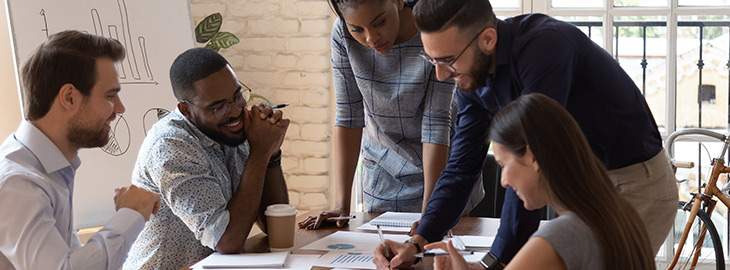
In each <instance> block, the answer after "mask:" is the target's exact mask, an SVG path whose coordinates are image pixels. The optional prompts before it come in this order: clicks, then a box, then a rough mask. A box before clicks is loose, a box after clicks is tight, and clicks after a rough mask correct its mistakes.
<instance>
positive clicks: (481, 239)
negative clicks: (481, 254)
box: [459, 235, 494, 249]
mask: <svg viewBox="0 0 730 270" xmlns="http://www.w3.org/2000/svg"><path fill="white" fill-rule="evenodd" d="M459 239H461V241H462V242H464V246H466V248H467V249H469V248H491V247H492V243H493V242H494V236H477V235H459Z"/></svg>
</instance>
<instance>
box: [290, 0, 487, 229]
mask: <svg viewBox="0 0 730 270" xmlns="http://www.w3.org/2000/svg"><path fill="white" fill-rule="evenodd" d="M329 3H330V5H331V7H332V9H333V10H334V12H335V13H336V14H337V17H338V18H337V20H336V22H335V24H334V26H333V29H332V41H331V42H332V43H331V46H332V59H331V61H332V74H333V79H334V84H335V85H334V86H335V96H336V101H337V105H336V108H337V110H336V121H335V128H334V134H333V138H334V160H335V165H334V176H335V179H336V182H337V185H338V188H337V191H338V195H337V199H336V208H335V209H334V210H332V211H330V212H325V213H323V215H321V216H320V217H329V216H337V215H347V214H348V213H349V212H350V210H351V209H350V196H351V189H352V182H353V178H354V176H355V167H356V166H357V163H358V157H362V163H361V164H362V168H361V175H360V179H361V182H362V192H363V203H364V207H365V211H368V212H383V211H401V212H421V210H422V209H424V208H425V207H424V206H425V205H426V204H427V203H428V198H429V196H430V195H431V191H432V190H433V188H434V186H435V182H436V180H437V179H438V177H439V175H440V174H441V170H442V169H443V168H444V166H445V164H446V159H447V156H448V145H449V127H450V124H451V121H450V119H451V117H450V115H449V112H450V106H451V96H452V91H453V89H454V85H453V84H452V83H451V82H439V81H438V80H437V79H436V77H435V74H434V68H433V66H432V65H430V64H429V63H428V62H427V61H425V60H424V59H423V58H422V57H421V53H422V51H423V45H422V44H421V38H420V35H419V33H418V30H417V29H416V25H415V20H414V16H413V14H412V12H411V8H412V6H413V5H414V4H415V3H414V2H410V1H409V2H406V1H404V0H329ZM478 184H479V188H477V192H474V193H475V196H478V197H479V198H477V199H476V200H475V201H474V203H478V202H479V199H481V195H482V194H483V191H482V189H481V181H478ZM479 191H481V192H479ZM472 197H474V196H472ZM474 205H475V204H472V205H467V208H466V209H467V211H468V210H471V208H472V207H473V206H474ZM319 223H320V222H316V225H314V221H313V220H310V222H309V223H306V222H305V224H303V225H302V226H303V227H309V228H316V227H319V225H320V224H319ZM338 223H339V224H338V225H339V226H343V225H344V223H345V222H338ZM308 225H310V226H308Z"/></svg>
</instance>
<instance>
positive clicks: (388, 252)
mask: <svg viewBox="0 0 730 270" xmlns="http://www.w3.org/2000/svg"><path fill="white" fill-rule="evenodd" d="M376 228H378V237H380V244H382V245H383V250H385V258H387V259H390V249H388V246H387V245H385V237H383V230H381V229H380V225H377V226H376Z"/></svg>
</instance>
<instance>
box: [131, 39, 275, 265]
mask: <svg viewBox="0 0 730 270" xmlns="http://www.w3.org/2000/svg"><path fill="white" fill-rule="evenodd" d="M170 80H171V82H172V88H173V93H174V94H175V97H176V98H177V100H178V101H179V102H178V104H177V110H175V111H174V112H171V113H170V114H169V115H167V116H166V117H164V118H163V119H161V120H160V121H159V122H157V123H156V124H155V125H154V126H153V127H152V128H151V129H150V131H149V133H148V135H147V137H146V138H145V140H144V142H143V143H142V147H141V149H140V152H139V156H138V158H137V163H136V166H135V169H134V172H133V176H132V177H133V181H134V183H135V184H136V185H139V186H141V187H143V188H145V189H147V190H151V191H154V192H158V193H160V194H161V196H162V200H161V201H160V211H159V213H158V214H157V215H155V217H154V218H153V219H151V220H150V222H149V223H148V224H147V225H146V226H145V228H144V230H143V231H142V233H141V234H140V237H139V238H138V239H137V242H135V243H134V245H133V248H132V251H130V253H129V259H128V260H127V262H126V263H125V264H124V269H180V268H182V267H186V266H190V265H191V264H193V263H195V262H197V261H199V260H201V259H203V258H205V257H206V256H208V255H210V254H211V253H213V251H217V252H220V253H240V252H243V246H244V243H245V241H246V236H247V235H248V234H249V232H250V231H251V227H252V226H253V225H254V222H258V224H259V227H260V228H262V229H264V230H265V229H266V226H265V223H264V222H265V219H264V216H263V213H264V209H265V208H266V207H267V206H268V205H271V204H280V203H288V202H289V199H288V197H287V189H286V184H285V183H284V176H283V173H282V170H281V166H280V160H281V150H279V148H280V147H281V143H282V141H283V139H284V134H285V133H286V130H287V128H288V126H289V120H288V119H283V118H282V113H281V111H272V109H271V108H269V107H265V106H263V105H258V106H254V107H253V108H251V109H250V110H249V109H247V106H246V99H245V98H244V96H248V94H249V91H250V89H248V87H246V86H245V85H244V84H243V83H241V82H240V81H239V80H238V78H237V77H236V74H235V73H234V72H233V69H232V67H231V65H230V64H229V63H228V61H226V59H225V58H223V56H221V55H220V54H218V53H217V52H215V51H213V50H211V49H206V48H195V49H190V50H187V51H185V52H183V53H182V54H180V55H179V56H178V57H177V58H176V59H175V61H174V62H173V63H172V67H171V68H170Z"/></svg>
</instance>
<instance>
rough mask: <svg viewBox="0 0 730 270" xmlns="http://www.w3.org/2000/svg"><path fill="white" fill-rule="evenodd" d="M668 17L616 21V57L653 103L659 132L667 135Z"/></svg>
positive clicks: (635, 17)
mask: <svg viewBox="0 0 730 270" xmlns="http://www.w3.org/2000/svg"><path fill="white" fill-rule="evenodd" d="M665 19H666V18H665V17H658V16H627V17H616V18H615V19H614V31H615V33H618V35H616V38H614V39H613V40H611V42H613V47H614V55H618V61H619V64H620V65H621V67H622V68H623V69H624V70H625V71H626V73H627V74H629V76H630V77H631V79H633V80H634V83H636V86H637V87H638V88H639V91H641V93H642V94H644V97H645V98H646V102H647V103H648V104H649V108H650V109H651V112H652V114H653V115H654V120H656V122H657V125H658V126H659V131H660V132H662V133H665V132H666V123H665V122H666V115H667V110H666V97H667V91H666V88H667V83H666V82H667V80H666V77H667V76H666V74H667V66H666V65H667V61H666V56H667V31H666V26H665V24H664V22H665V21H666V20H665Z"/></svg>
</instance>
